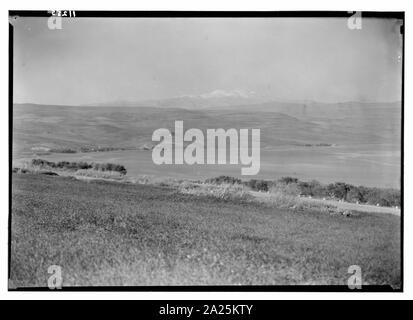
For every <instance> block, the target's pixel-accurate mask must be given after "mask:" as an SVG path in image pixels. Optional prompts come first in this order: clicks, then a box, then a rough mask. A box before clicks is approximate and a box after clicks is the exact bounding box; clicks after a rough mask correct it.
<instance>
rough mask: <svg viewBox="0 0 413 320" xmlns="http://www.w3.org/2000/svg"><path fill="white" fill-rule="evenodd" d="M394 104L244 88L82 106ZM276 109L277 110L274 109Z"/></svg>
mask: <svg viewBox="0 0 413 320" xmlns="http://www.w3.org/2000/svg"><path fill="white" fill-rule="evenodd" d="M352 105H353V106H354V105H357V106H360V105H375V106H397V107H400V101H398V102H389V103H381V102H380V103H378V102H358V101H347V102H337V103H327V102H324V103H323V102H317V101H312V100H287V101H286V100H282V101H281V100H276V99H274V98H272V97H269V96H265V95H260V94H257V93H256V92H254V91H245V90H239V89H234V90H220V89H217V90H214V91H212V92H208V93H202V94H198V95H181V96H176V97H171V98H162V99H146V100H115V101H109V102H104V103H93V104H86V105H84V106H88V107H91V106H98V107H162V108H185V109H216V108H233V107H251V106H254V109H256V107H257V108H258V109H260V110H261V109H262V108H263V107H265V109H266V110H267V111H270V110H269V109H271V108H275V109H277V106H282V107H283V108H282V109H284V108H285V107H292V106H299V107H303V106H352ZM277 111H278V110H277Z"/></svg>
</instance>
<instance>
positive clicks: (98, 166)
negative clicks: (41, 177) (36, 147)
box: [31, 159, 127, 175]
mask: <svg viewBox="0 0 413 320" xmlns="http://www.w3.org/2000/svg"><path fill="white" fill-rule="evenodd" d="M31 164H32V165H33V166H36V167H48V168H54V169H67V170H73V171H75V170H88V169H94V170H98V171H115V172H119V173H120V174H122V175H125V174H126V173H127V171H126V168H125V167H124V166H123V165H119V164H113V163H93V164H90V163H87V162H84V161H80V162H69V161H59V162H57V163H55V162H51V161H47V160H43V159H33V160H32V163H31Z"/></svg>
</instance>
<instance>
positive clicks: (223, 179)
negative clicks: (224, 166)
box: [205, 176, 242, 184]
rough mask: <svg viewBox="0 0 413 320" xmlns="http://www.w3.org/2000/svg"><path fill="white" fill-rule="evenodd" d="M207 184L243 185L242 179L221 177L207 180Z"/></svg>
mask: <svg viewBox="0 0 413 320" xmlns="http://www.w3.org/2000/svg"><path fill="white" fill-rule="evenodd" d="M205 183H210V184H224V183H225V184H242V181H241V179H238V178H234V177H230V176H219V177H216V178H209V179H206V180H205Z"/></svg>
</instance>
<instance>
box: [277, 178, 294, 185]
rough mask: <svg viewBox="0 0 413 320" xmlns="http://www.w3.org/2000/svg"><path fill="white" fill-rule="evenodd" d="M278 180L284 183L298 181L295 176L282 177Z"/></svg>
mask: <svg viewBox="0 0 413 320" xmlns="http://www.w3.org/2000/svg"><path fill="white" fill-rule="evenodd" d="M278 182H281V183H284V184H289V183H298V179H297V178H293V177H282V178H281V179H280V180H278Z"/></svg>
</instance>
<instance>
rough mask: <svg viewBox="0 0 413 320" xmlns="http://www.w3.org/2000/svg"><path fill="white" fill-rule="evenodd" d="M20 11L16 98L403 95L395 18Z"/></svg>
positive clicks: (358, 98)
mask: <svg viewBox="0 0 413 320" xmlns="http://www.w3.org/2000/svg"><path fill="white" fill-rule="evenodd" d="M362 22H363V24H362V29H361V30H350V29H349V28H348V27H347V20H346V19H344V18H341V19H339V18H337V19H336V18H331V19H330V18H328V19H326V18H320V19H316V18H300V19H296V18H246V19H241V18H236V19H235V18H232V19H222V18H221V19H219V18H217V19H209V18H208V19H205V18H204V19H187V18H179V19H178V18H168V19H148V18H145V19H142V18H135V19H103V18H102V19H92V18H90V19H89V18H77V19H66V20H63V26H62V27H63V28H62V29H61V30H49V29H48V26H47V18H18V19H17V20H16V21H14V22H13V24H14V26H15V29H14V30H15V33H14V37H15V38H14V101H15V102H33V103H44V104H68V105H76V104H90V103H94V102H108V101H116V100H142V99H151V98H155V99H156V98H165V97H174V96H179V95H186V94H195V95H197V94H203V93H207V92H211V91H213V90H217V89H218V90H235V89H236V90H243V91H254V92H255V93H256V94H257V95H263V96H268V97H272V98H274V99H277V100H315V101H321V102H337V101H349V100H351V101H397V100H400V99H401V93H400V92H401V68H402V62H401V55H402V46H401V41H402V38H401V36H400V34H399V25H400V22H399V21H397V20H379V19H367V18H363V21H362Z"/></svg>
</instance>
